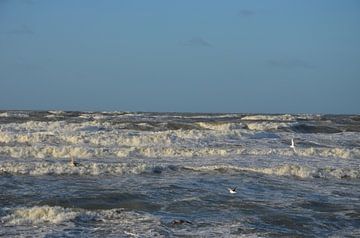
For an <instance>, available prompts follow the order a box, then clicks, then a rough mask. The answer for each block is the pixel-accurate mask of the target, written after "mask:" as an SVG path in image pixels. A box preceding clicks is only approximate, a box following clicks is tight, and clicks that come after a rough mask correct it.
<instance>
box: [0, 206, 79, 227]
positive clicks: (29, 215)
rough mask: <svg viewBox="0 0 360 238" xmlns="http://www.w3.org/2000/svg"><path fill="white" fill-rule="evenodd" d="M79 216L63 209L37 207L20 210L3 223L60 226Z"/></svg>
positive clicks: (4, 219)
mask: <svg viewBox="0 0 360 238" xmlns="http://www.w3.org/2000/svg"><path fill="white" fill-rule="evenodd" d="M77 215H78V213H77V212H74V211H72V210H71V209H66V208H62V207H49V206H35V207H31V208H18V209H16V210H15V211H13V213H12V214H10V215H8V216H5V217H4V218H2V221H3V222H5V223H6V224H7V225H23V224H40V223H50V224H59V223H63V222H65V221H69V220H71V219H74V218H75V217H76V216H77Z"/></svg>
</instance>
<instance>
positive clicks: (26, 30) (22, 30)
mask: <svg viewBox="0 0 360 238" xmlns="http://www.w3.org/2000/svg"><path fill="white" fill-rule="evenodd" d="M6 33H7V34H11V35H31V34H34V31H33V30H31V28H30V27H29V26H27V25H22V26H21V27H19V28H16V29H12V30H10V31H7V32H6Z"/></svg>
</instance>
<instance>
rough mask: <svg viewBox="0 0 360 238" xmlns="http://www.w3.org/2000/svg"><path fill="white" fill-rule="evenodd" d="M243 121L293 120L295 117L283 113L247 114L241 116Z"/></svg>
mask: <svg viewBox="0 0 360 238" xmlns="http://www.w3.org/2000/svg"><path fill="white" fill-rule="evenodd" d="M241 120H244V121H295V120H296V117H295V116H293V115H289V114H284V115H249V116H245V117H242V118H241Z"/></svg>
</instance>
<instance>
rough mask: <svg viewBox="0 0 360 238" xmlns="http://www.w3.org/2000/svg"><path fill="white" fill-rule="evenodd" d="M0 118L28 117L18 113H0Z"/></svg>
mask: <svg viewBox="0 0 360 238" xmlns="http://www.w3.org/2000/svg"><path fill="white" fill-rule="evenodd" d="M0 117H17V118H26V117H29V115H28V114H25V113H20V112H3V113H0Z"/></svg>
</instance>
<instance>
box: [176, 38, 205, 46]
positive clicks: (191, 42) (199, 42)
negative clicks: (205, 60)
mask: <svg viewBox="0 0 360 238" xmlns="http://www.w3.org/2000/svg"><path fill="white" fill-rule="evenodd" d="M182 45H183V46H197V47H210V46H212V45H211V44H210V43H209V42H208V41H206V40H204V39H203V38H201V37H193V38H191V39H190V40H187V41H185V42H183V43H182Z"/></svg>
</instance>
